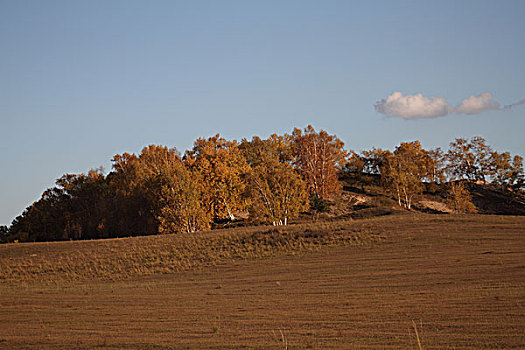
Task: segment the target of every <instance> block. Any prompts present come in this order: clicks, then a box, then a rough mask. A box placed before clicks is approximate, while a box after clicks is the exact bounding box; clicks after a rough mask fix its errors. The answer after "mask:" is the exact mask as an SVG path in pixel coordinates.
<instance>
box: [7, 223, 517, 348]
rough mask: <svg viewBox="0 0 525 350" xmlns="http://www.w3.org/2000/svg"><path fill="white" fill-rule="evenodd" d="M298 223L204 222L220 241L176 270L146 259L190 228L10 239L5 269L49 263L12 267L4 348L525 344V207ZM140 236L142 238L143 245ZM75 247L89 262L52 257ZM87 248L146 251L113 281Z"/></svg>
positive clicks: (97, 254) (180, 240)
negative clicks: (111, 236) (227, 226)
mask: <svg viewBox="0 0 525 350" xmlns="http://www.w3.org/2000/svg"><path fill="white" fill-rule="evenodd" d="M323 225H324V226H323ZM325 229H326V230H328V231H329V230H334V231H335V230H336V229H339V230H340V231H338V233H337V232H334V233H332V234H330V233H326V232H327V231H325ZM288 230H290V231H289V232H287V233H283V234H284V236H287V235H289V236H287V237H288V238H285V239H284V241H279V240H278V239H277V236H275V237H274V234H276V235H277V233H276V232H271V230H270V229H269V228H252V229H243V230H240V231H228V232H217V233H203V234H202V235H200V236H199V237H197V238H195V242H198V240H204V241H206V242H212V243H213V244H211V247H213V249H212V248H205V249H203V250H206V251H208V252H203V253H196V252H194V253H191V254H190V253H186V255H183V256H187V257H189V258H187V259H188V261H198V260H197V257H199V258H202V257H204V261H202V262H200V263H197V262H195V263H194V265H192V266H194V268H191V266H183V268H182V269H183V270H186V271H181V272H172V273H169V274H163V273H157V269H159V270H158V272H163V271H162V270H161V269H160V268H158V267H153V266H157V265H156V264H150V265H148V266H149V267H148V269H142V270H141V269H139V268H138V267H137V266H136V264H138V262H140V261H143V259H144V258H145V257H149V256H150V254H153V253H152V252H153V251H155V249H158V250H159V251H168V252H170V251H172V250H173V249H174V248H173V247H171V248H169V249H168V248H166V247H164V248H163V245H164V244H167V243H171V244H172V245H174V246H175V247H179V248H177V249H178V250H177V251H178V252H180V251H181V250H182V248H180V247H182V246H184V247H194V245H193V244H196V243H187V240H189V238H188V237H178V236H157V237H141V238H130V239H122V240H114V241H93V242H65V243H53V244H28V245H9V246H2V247H0V248H1V250H0V260H1V261H2V273H4V272H3V268H4V266H7V265H8V262H9V261H16V262H17V264H22V261H23V255H24V254H29V255H31V254H37V256H33V257H32V258H33V259H35V258H37V257H40V259H41V260H31V261H33V262H32V263H31V264H26V265H27V266H30V267H31V266H37V267H38V269H40V268H41V269H42V271H43V275H42V276H37V275H35V274H34V273H33V274H21V273H20V272H17V271H18V270H17V269H18V268H17V269H13V270H12V271H11V272H9V273H5V274H6V275H7V277H6V279H4V280H3V281H2V282H1V283H0V349H72V348H74V349H283V348H284V347H285V346H286V347H288V349H418V348H424V349H426V350H428V349H523V348H524V347H525V336H524V334H525V303H524V300H525V218H522V217H501V216H498V217H496V216H448V215H435V216H429V215H406V216H391V217H382V218H379V219H374V220H363V221H354V222H339V223H338V222H335V223H330V224H321V225H319V226H317V225H310V226H300V227H299V226H298V227H292V228H289V229H288ZM268 231H270V232H268ZM285 231H287V230H285ZM258 232H259V233H258ZM261 232H267V233H265V234H261ZM294 235H297V236H294ZM355 235H357V236H358V237H360V238H359V239H358V242H359V244H360V246H356V245H355V244H354V238H352V239H350V237H355ZM234 236H235V237H237V236H239V237H243V238H242V239H241V238H234ZM320 236H326V237H324V238H320ZM264 237H266V238H264ZM268 237H270V238H268ZM271 237H274V238H271ZM365 237H376V238H365ZM292 238H293V239H292ZM243 239H244V241H243ZM226 241H228V242H231V241H233V242H237V243H235V244H234V245H233V246H235V247H237V248H236V250H230V248H228V249H227V248H225V247H224V246H223V244H225V242H226ZM192 242H193V241H192ZM201 242H202V241H201ZM250 242H251V243H250ZM253 242H266V248H260V252H263V253H260V254H259V253H257V254H255V253H253V252H252V251H250V250H248V248H247V247H249V246H250V245H252V244H254V243H253ZM293 242H302V243H301V244H299V243H293ZM308 242H309V243H308ZM323 242H324V243H323ZM277 243H279V244H277ZM180 244H185V245H180ZM258 244H259V243H258ZM261 244H262V243H261ZM147 245H150V246H151V247H150V248H146V247H145V246H147ZM268 245H269V246H270V247H268ZM303 246H306V248H304V247H303ZM124 247H127V248H124ZM140 247H141V248H140ZM153 247H155V248H154V249H153ZM283 247H288V248H283ZM292 247H294V248H293V249H292ZM133 249H143V250H141V251H139V253H138V254H136V255H135V257H134V258H133V257H132V256H131V255H132V252H133ZM147 249H149V250H147ZM170 249H171V250H170ZM294 249H298V250H294ZM146 251H147V252H148V253H146ZM150 251H151V252H150ZM226 251H228V252H234V253H230V255H227V254H226ZM90 252H91V255H90V254H89V253H90ZM248 252H250V254H251V255H249V254H248ZM297 252H300V254H299V255H296V254H297ZM292 253H293V254H292ZM111 254H113V259H112V258H111ZM181 254H182V253H181ZM214 254H215V255H214ZM65 255H67V256H68V257H69V259H70V260H71V262H70V263H68V264H66V266H71V269H72V271H80V272H75V273H73V272H69V274H65V276H60V275H59V273H58V272H57V271H55V270H53V269H51V270H46V268H47V269H49V267H47V266H48V265H46V264H47V263H44V261H45V260H50V261H68V260H67V259H66V260H65V259H64V256H65ZM75 256H78V259H79V260H82V261H84V262H87V263H89V262H92V261H94V260H96V259H100V258H102V257H105V259H109V260H106V261H121V259H123V257H128V258H130V259H135V260H134V261H135V262H134V263H130V264H129V265H125V266H129V268H130V271H129V278H126V274H125V268H122V271H123V272H122V273H121V274H120V275H118V276H120V277H119V278H118V279H119V280H118V281H110V280H107V278H106V273H107V272H104V273H100V271H106V270H104V269H105V267H99V270H98V271H99V272H98V274H97V273H93V275H90V274H89V273H87V272H83V271H90V269H89V268H88V267H85V268H84V267H82V266H81V265H82V262H75V263H74V264H73V262H74V261H75ZM214 256H215V257H220V259H219V260H217V261H218V262H210V260H206V259H211V258H212V257H214ZM117 257H118V258H117ZM251 257H256V258H255V259H252V258H251ZM261 257H263V258H261ZM60 259H62V260H60ZM141 259H142V260H141ZM6 261H7V262H6ZM37 261H38V262H37ZM162 261H168V260H162ZM40 264H41V265H42V267H39V266H40ZM212 265H215V266H212ZM177 266H178V265H177ZM19 268H20V269H21V268H22V267H19ZM31 268H32V267H31ZM75 269H77V270H75ZM173 269H174V270H175V269H176V268H173ZM177 269H178V267H177ZM109 271H112V270H109ZM170 271H173V270H171V269H170ZM141 274H143V276H140V275H141ZM13 276H22V277H23V278H24V280H23V281H22V282H17V281H15V280H14V277H13ZM49 281H53V283H52V284H50V283H48V282H49ZM414 325H415V326H414ZM416 332H417V335H416Z"/></svg>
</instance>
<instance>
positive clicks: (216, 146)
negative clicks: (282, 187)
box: [185, 134, 250, 220]
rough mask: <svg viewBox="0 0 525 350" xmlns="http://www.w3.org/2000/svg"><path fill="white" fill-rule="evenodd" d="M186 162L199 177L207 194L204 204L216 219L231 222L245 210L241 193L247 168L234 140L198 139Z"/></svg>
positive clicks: (248, 167) (187, 155)
mask: <svg viewBox="0 0 525 350" xmlns="http://www.w3.org/2000/svg"><path fill="white" fill-rule="evenodd" d="M185 161H186V163H187V164H188V166H189V167H190V168H191V169H192V170H194V171H197V172H199V173H200V174H201V175H202V179H203V182H204V185H205V186H206V190H205V192H206V194H207V195H206V197H205V200H204V205H205V207H206V208H207V210H209V212H210V213H211V214H212V216H213V217H214V218H215V219H219V220H220V219H230V220H234V219H235V215H234V213H235V211H242V210H244V209H245V208H246V205H247V203H246V200H245V198H244V197H243V194H244V192H245V187H246V174H247V173H248V172H249V170H250V166H249V165H248V164H247V162H246V158H245V157H244V155H243V152H242V151H241V150H240V149H239V145H238V143H237V142H236V141H228V140H226V139H224V138H222V137H220V136H219V134H217V135H215V136H213V137H210V138H208V139H204V138H199V139H198V140H197V141H195V143H194V145H193V149H192V150H191V151H187V152H186V155H185Z"/></svg>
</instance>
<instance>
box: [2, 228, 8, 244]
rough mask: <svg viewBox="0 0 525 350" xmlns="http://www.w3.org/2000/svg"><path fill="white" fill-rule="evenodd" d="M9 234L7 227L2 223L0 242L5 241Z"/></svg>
mask: <svg viewBox="0 0 525 350" xmlns="http://www.w3.org/2000/svg"><path fill="white" fill-rule="evenodd" d="M8 236H9V227H7V226H5V225H2V226H0V242H7V240H8Z"/></svg>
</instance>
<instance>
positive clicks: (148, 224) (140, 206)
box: [109, 145, 181, 235]
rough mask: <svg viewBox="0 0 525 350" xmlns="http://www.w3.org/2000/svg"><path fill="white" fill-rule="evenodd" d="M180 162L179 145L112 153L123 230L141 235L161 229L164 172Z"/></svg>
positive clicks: (113, 181)
mask: <svg viewBox="0 0 525 350" xmlns="http://www.w3.org/2000/svg"><path fill="white" fill-rule="evenodd" d="M180 163H181V158H180V155H179V152H178V151H177V150H176V149H174V148H168V147H165V146H157V145H149V146H147V147H144V148H143V149H142V151H141V153H140V155H139V156H136V155H134V154H128V153H125V154H123V155H119V154H117V155H116V156H115V157H113V173H112V174H110V176H109V177H110V181H111V190H112V195H113V197H114V198H115V201H114V203H115V210H116V212H118V216H117V218H116V220H117V221H118V222H117V223H116V226H117V227H118V229H119V231H120V232H125V233H126V234H142V235H144V234H155V233H158V232H159V224H160V223H159V216H160V215H161V210H162V204H161V203H160V201H159V198H160V197H161V191H162V186H163V184H164V180H163V178H162V175H163V172H164V173H165V169H166V168H170V167H176V166H178V164H180Z"/></svg>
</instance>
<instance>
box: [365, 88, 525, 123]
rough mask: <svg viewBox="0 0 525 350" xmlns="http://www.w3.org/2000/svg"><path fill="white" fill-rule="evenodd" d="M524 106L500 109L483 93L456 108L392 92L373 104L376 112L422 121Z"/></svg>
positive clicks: (435, 99) (441, 99) (436, 100)
mask: <svg viewBox="0 0 525 350" xmlns="http://www.w3.org/2000/svg"><path fill="white" fill-rule="evenodd" d="M523 104H525V100H521V101H519V102H516V103H513V104H510V105H506V106H503V107H500V104H499V103H498V102H496V101H494V100H493V99H492V94H490V93H488V92H484V93H482V94H479V95H477V96H474V95H472V96H470V97H468V98H466V99H464V100H463V101H461V103H460V104H459V105H457V106H452V105H451V104H450V103H448V102H447V100H446V99H445V98H444V97H430V98H428V97H425V96H423V95H422V94H416V95H403V94H402V93H401V92H394V93H393V94H392V95H390V96H388V97H387V98H385V99H382V100H381V101H379V102H377V103H376V104H375V109H376V111H377V112H379V113H381V114H385V115H389V116H393V117H401V118H403V119H424V118H437V117H443V116H446V115H448V114H470V115H472V114H479V113H482V112H485V111H490V110H503V109H511V108H513V107H515V106H518V105H523Z"/></svg>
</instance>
